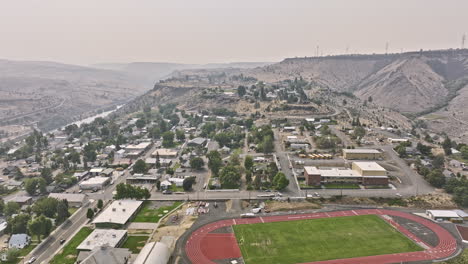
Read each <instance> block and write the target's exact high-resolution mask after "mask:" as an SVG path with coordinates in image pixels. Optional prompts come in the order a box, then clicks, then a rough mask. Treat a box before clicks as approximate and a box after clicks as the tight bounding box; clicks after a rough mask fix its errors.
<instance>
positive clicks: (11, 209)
mask: <svg viewBox="0 0 468 264" xmlns="http://www.w3.org/2000/svg"><path fill="white" fill-rule="evenodd" d="M20 208H21V207H20V205H19V204H18V203H17V202H7V203H6V204H5V207H4V208H3V214H4V215H5V216H12V215H14V214H17V213H18V212H19V210H20Z"/></svg>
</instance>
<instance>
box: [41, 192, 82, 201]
mask: <svg viewBox="0 0 468 264" xmlns="http://www.w3.org/2000/svg"><path fill="white" fill-rule="evenodd" d="M49 197H50V198H55V199H57V200H67V201H69V202H77V203H82V202H83V201H84V200H85V198H86V195H84V194H81V193H51V194H49Z"/></svg>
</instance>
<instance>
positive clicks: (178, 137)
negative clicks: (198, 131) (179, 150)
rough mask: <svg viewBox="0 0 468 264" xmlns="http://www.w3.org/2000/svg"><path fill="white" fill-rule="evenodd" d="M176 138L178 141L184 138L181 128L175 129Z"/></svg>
mask: <svg viewBox="0 0 468 264" xmlns="http://www.w3.org/2000/svg"><path fill="white" fill-rule="evenodd" d="M176 138H177V140H179V141H184V140H185V132H184V131H183V130H177V131H176Z"/></svg>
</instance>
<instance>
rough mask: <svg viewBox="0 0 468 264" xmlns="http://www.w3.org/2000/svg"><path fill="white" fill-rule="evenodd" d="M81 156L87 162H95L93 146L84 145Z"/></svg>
mask: <svg viewBox="0 0 468 264" xmlns="http://www.w3.org/2000/svg"><path fill="white" fill-rule="evenodd" d="M83 155H84V157H86V160H87V161H91V162H95V161H96V158H97V153H96V148H95V147H94V145H93V144H90V143H88V144H86V146H84V148H83Z"/></svg>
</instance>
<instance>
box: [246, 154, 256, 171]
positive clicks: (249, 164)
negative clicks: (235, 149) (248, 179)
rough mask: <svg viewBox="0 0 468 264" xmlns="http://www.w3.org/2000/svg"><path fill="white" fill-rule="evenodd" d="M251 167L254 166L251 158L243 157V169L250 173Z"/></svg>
mask: <svg viewBox="0 0 468 264" xmlns="http://www.w3.org/2000/svg"><path fill="white" fill-rule="evenodd" d="M253 166H254V161H253V157H252V156H250V155H247V156H245V160H244V168H245V169H246V170H247V171H252V169H253Z"/></svg>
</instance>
